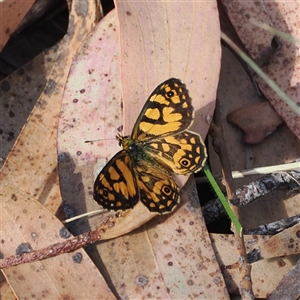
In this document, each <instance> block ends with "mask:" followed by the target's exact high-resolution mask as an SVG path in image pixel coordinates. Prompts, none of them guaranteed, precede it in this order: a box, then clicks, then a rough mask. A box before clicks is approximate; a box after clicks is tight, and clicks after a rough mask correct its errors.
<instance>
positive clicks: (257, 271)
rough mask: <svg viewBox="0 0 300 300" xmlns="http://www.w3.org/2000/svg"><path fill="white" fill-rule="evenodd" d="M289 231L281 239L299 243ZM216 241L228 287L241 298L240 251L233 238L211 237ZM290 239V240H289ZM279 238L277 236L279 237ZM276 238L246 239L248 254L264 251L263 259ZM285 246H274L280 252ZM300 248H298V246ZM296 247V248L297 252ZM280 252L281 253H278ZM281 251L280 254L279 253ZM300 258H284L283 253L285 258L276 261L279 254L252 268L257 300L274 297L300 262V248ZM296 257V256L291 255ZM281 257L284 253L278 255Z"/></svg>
mask: <svg viewBox="0 0 300 300" xmlns="http://www.w3.org/2000/svg"><path fill="white" fill-rule="evenodd" d="M284 232H285V231H283V232H281V233H279V234H278V235H279V236H280V235H281V236H286V240H287V241H288V239H289V238H290V239H294V241H295V243H297V239H298V238H296V237H295V235H294V234H286V233H284ZM210 236H211V239H212V241H213V247H214V251H215V253H216V256H217V260H218V262H219V264H220V265H221V266H223V268H222V270H223V275H224V277H225V280H226V286H227V287H228V290H229V292H231V293H234V294H238V293H239V290H238V285H239V282H240V275H239V270H238V265H237V263H236V259H235V256H236V254H235V253H236V249H235V241H234V237H233V235H225V234H210ZM288 236H289V238H288ZM275 237H276V236H275ZM275 237H272V236H258V235H245V237H244V238H245V245H246V249H247V253H249V252H250V251H252V250H253V249H258V250H259V251H260V250H261V254H262V256H264V253H266V252H265V248H266V247H265V245H268V244H270V243H272V239H274V238H275ZM280 245H281V243H278V244H277V246H278V247H276V245H274V246H275V247H276V248H280ZM289 245H290V246H291V244H290V243H286V248H288V247H289ZM296 247H297V246H296ZM296 247H295V248H296ZM278 250H279V249H278ZM279 251H280V250H279ZM296 253H298V255H294V254H295V251H293V253H291V252H290V251H289V253H286V255H284V253H283V252H281V255H283V256H281V257H276V256H277V254H274V255H272V252H270V256H268V258H267V259H261V260H259V261H256V262H254V263H252V264H251V267H252V269H251V279H252V282H253V292H254V294H255V297H257V298H265V297H267V295H268V294H270V293H271V292H272V291H273V289H274V288H275V287H276V286H277V285H278V283H279V282H280V280H281V279H282V278H284V276H286V274H287V273H288V272H289V270H290V268H291V267H293V265H294V264H295V262H296V261H297V259H298V258H299V248H298V252H296ZM290 254H293V255H290ZM278 255H280V253H279V254H278Z"/></svg>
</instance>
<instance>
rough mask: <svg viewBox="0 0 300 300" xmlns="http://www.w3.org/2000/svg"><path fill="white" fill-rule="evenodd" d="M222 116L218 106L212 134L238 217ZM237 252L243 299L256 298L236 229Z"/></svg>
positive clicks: (243, 248) (228, 192) (230, 198)
mask: <svg viewBox="0 0 300 300" xmlns="http://www.w3.org/2000/svg"><path fill="white" fill-rule="evenodd" d="M220 120H221V117H220V109H219V107H218V101H217V108H216V111H215V124H214V123H213V124H212V126H211V130H210V134H211V135H212V137H213V146H214V149H215V151H216V153H218V155H219V158H220V162H221V165H222V173H223V178H224V184H225V187H226V191H227V196H228V202H229V204H231V209H232V210H233V211H234V212H235V214H236V217H237V218H238V216H239V215H238V207H237V206H235V205H232V203H233V202H235V200H236V196H235V187H234V182H233V179H232V176H231V166H230V161H229V156H228V152H227V148H226V144H225V141H224V138H223V132H222V127H221V121H220ZM234 236H235V241H236V246H237V253H238V255H239V258H238V263H239V271H240V276H241V283H240V286H239V290H240V294H241V297H242V299H254V294H253V291H252V280H251V266H250V264H248V263H247V254H246V248H245V243H244V237H243V234H241V235H240V234H239V233H238V232H235V231H234Z"/></svg>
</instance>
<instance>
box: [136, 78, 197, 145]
mask: <svg viewBox="0 0 300 300" xmlns="http://www.w3.org/2000/svg"><path fill="white" fill-rule="evenodd" d="M193 118H194V109H193V106H192V101H191V98H190V97H189V94H188V90H187V89H186V86H185V84H183V83H182V82H181V81H180V80H179V79H176V78H170V79H168V80H166V81H165V82H163V83H162V84H160V85H159V86H158V87H157V88H156V89H155V90H154V91H153V93H152V94H151V95H150V97H149V98H148V100H147V102H146V103H145V105H144V107H143V109H142V111H141V113H140V116H139V117H138V119H137V121H136V123H135V125H134V127H133V131H132V136H131V138H132V139H133V140H139V141H147V140H149V139H152V138H156V137H158V136H159V137H165V136H168V135H172V134H176V133H178V132H181V131H183V130H185V129H188V128H189V127H190V125H191V124H192V122H193Z"/></svg>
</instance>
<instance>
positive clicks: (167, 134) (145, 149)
mask: <svg viewBox="0 0 300 300" xmlns="http://www.w3.org/2000/svg"><path fill="white" fill-rule="evenodd" d="M191 102H192V101H191V98H190V96H189V94H188V90H187V88H186V86H185V84H183V83H182V82H181V81H180V80H179V79H176V78H170V79H168V80H166V81H165V82H163V83H161V84H160V85H159V86H158V87H157V88H156V89H155V90H154V91H153V92H152V94H151V95H150V97H149V98H148V100H147V101H146V103H145V105H144V107H143V109H142V111H141V113H140V115H139V117H138V119H137V121H136V123H135V125H134V127H133V130H132V133H131V136H122V135H117V140H118V141H119V144H120V146H122V147H123V149H122V150H121V151H119V152H118V153H117V154H116V155H115V156H114V157H113V158H112V159H111V160H110V161H109V162H108V163H107V165H106V166H105V167H104V168H103V169H102V171H101V172H100V173H99V175H98V176H97V178H96V180H95V183H94V200H95V201H96V202H97V203H98V204H100V205H101V206H102V207H103V208H106V209H109V210H115V211H117V210H127V209H130V208H133V207H134V206H135V205H136V204H137V202H138V201H141V202H142V203H143V204H144V205H145V206H146V207H147V208H148V209H149V211H150V212H153V213H158V214H166V213H170V212H172V211H173V210H174V208H175V207H176V206H177V204H178V203H179V201H180V197H179V188H178V185H177V184H176V182H175V181H174V179H173V178H172V175H173V173H175V174H180V175H188V174H191V173H194V172H197V171H199V170H200V169H201V168H202V167H203V165H204V163H205V161H206V157H207V154H206V148H205V144H204V143H203V141H202V139H201V137H200V135H199V134H197V133H195V132H192V131H189V130H188V129H189V127H190V126H191V125H192V124H193V121H194V108H193V106H192V103H191Z"/></svg>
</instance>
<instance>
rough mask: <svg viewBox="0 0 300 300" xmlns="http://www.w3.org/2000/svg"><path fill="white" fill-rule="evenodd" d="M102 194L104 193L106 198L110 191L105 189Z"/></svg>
mask: <svg viewBox="0 0 300 300" xmlns="http://www.w3.org/2000/svg"><path fill="white" fill-rule="evenodd" d="M102 195H103V197H104V198H107V197H108V191H107V190H103V193H102Z"/></svg>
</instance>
